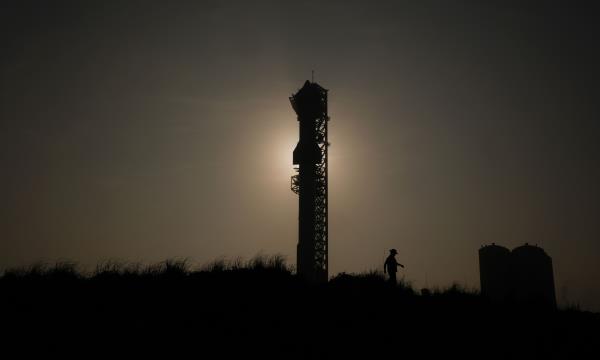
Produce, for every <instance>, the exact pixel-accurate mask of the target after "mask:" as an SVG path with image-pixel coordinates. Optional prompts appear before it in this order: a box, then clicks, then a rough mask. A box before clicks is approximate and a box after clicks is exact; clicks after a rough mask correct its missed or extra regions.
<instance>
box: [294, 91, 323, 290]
mask: <svg viewBox="0 0 600 360" xmlns="http://www.w3.org/2000/svg"><path fill="white" fill-rule="evenodd" d="M290 102H291V104H292V107H293V109H294V111H295V112H296V114H297V115H298V122H299V124H300V140H299V142H298V145H297V146H296V148H295V149H294V154H293V158H294V159H293V163H294V165H297V167H296V168H295V169H296V171H297V172H298V173H297V174H296V175H294V176H292V179H291V189H292V191H293V192H295V193H296V194H298V196H299V226H298V248H297V261H296V264H297V271H298V275H300V276H301V277H302V278H304V279H306V280H307V281H310V282H326V281H327V279H328V196H327V177H328V169H327V165H328V164H327V160H328V157H327V148H328V146H329V142H328V140H327V123H328V121H329V116H328V115H327V90H326V89H324V88H322V87H321V86H319V85H318V84H317V83H315V82H309V81H308V80H307V81H306V82H305V83H304V86H303V87H302V88H301V89H300V90H299V91H298V92H297V93H296V94H294V95H292V96H291V97H290Z"/></svg>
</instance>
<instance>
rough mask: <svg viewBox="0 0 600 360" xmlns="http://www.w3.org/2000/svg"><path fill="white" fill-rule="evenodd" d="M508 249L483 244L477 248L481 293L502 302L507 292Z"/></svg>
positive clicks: (492, 299)
mask: <svg viewBox="0 0 600 360" xmlns="http://www.w3.org/2000/svg"><path fill="white" fill-rule="evenodd" d="M509 276H510V250H508V249H507V248H505V247H503V246H499V245H496V244H494V243H492V245H486V246H483V247H482V248H481V249H479V280H480V284H481V295H483V296H485V297H487V298H488V299H490V300H491V301H492V302H495V303H502V302H504V301H506V299H507V296H508V294H509V285H510V282H509Z"/></svg>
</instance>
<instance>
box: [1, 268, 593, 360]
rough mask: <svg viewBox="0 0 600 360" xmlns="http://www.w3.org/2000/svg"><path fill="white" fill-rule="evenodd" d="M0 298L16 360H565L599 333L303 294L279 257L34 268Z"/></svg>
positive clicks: (575, 319)
mask: <svg viewBox="0 0 600 360" xmlns="http://www.w3.org/2000/svg"><path fill="white" fill-rule="evenodd" d="M0 294H1V297H0V309H1V310H0V311H1V312H0V316H1V317H2V319H3V328H4V329H6V330H8V331H7V332H6V333H5V334H4V335H3V336H2V337H1V338H0V339H1V340H0V341H1V342H2V348H4V349H6V348H11V347H14V348H16V349H18V350H19V351H20V352H21V353H23V355H25V354H28V353H31V355H39V354H44V355H48V354H53V355H61V356H77V357H82V356H83V357H91V356H92V355H94V356H97V355H103V356H115V355H117V354H118V355H130V356H134V357H136V358H137V357H140V356H150V355H153V356H154V355H164V356H168V357H169V358H172V357H179V356H181V357H183V356H189V355H197V356H200V357H201V356H202V355H207V354H209V353H217V354H219V355H221V356H224V357H232V356H249V355H258V356H261V357H262V358H264V357H278V358H281V357H284V358H325V357H331V358H339V357H352V358H354V357H356V356H360V357H365V358H373V357H377V356H390V355H392V356H399V357H401V356H403V355H406V354H417V355H420V356H427V357H429V356H454V355H459V356H461V357H471V356H473V357H484V358H499V359H500V358H503V359H504V358H515V357H528V358H542V357H544V358H547V357H558V356H561V357H569V358H573V357H577V356H583V355H584V354H590V353H594V352H595V351H596V340H597V339H598V337H597V336H598V329H600V319H599V318H598V315H597V314H591V313H586V312H581V311H575V310H561V311H539V310H537V309H535V308H515V307H512V308H508V307H496V306H492V305H491V304H489V303H488V302H487V301H486V300H485V299H483V298H481V297H480V296H479V294H477V292H473V291H466V290H464V289H462V288H460V287H459V286H452V287H449V288H447V289H442V290H435V291H432V292H430V293H425V294H421V293H418V292H416V291H415V290H414V289H413V288H412V287H411V286H410V284H406V283H400V284H398V286H390V285H389V284H387V283H386V281H385V278H384V277H383V276H382V274H381V273H378V272H369V273H363V274H338V275H337V276H335V277H333V278H332V279H331V280H330V281H329V282H328V283H327V284H321V285H309V284H306V283H304V282H303V281H301V280H300V279H298V278H297V277H296V276H295V275H294V272H293V269H291V268H290V267H288V266H287V265H286V263H285V261H284V259H283V257H281V256H271V257H268V256H259V257H255V258H253V259H250V260H248V261H242V260H241V259H237V260H233V261H226V260H218V261H214V262H212V263H210V264H207V265H205V266H202V267H199V268H192V266H191V265H190V264H189V263H188V262H186V261H183V260H168V261H165V262H162V263H159V264H154V265H147V266H144V265H139V264H122V263H116V262H106V263H103V264H100V265H98V266H97V267H96V268H95V269H94V270H93V271H90V272H80V271H78V270H77V266H76V265H75V264H73V263H68V262H64V263H59V264H56V265H55V266H44V265H39V264H38V265H34V266H31V267H28V268H23V269H12V270H6V271H5V272H4V273H3V275H2V276H1V277H0Z"/></svg>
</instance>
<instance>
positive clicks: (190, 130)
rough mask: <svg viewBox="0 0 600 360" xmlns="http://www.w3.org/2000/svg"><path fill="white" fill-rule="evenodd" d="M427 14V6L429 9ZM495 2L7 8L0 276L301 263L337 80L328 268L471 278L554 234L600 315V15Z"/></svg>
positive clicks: (17, 4)
mask: <svg viewBox="0 0 600 360" xmlns="http://www.w3.org/2000/svg"><path fill="white" fill-rule="evenodd" d="M415 3H418V4H415ZM481 3H483V2H481V1H468V2H467V1H463V2H461V1H457V2H446V1H440V2H427V1H418V2H408V1H406V2H402V1H327V2H324V1H189V2H183V1H164V2H151V1H85V2H82V1H2V3H1V4H0V24H1V25H0V26H1V31H0V34H1V35H0V40H1V42H2V56H1V57H0V150H1V151H0V167H1V168H2V172H1V176H0V200H1V201H2V205H1V207H0V268H5V267H9V266H18V265H25V264H30V263H32V262H34V261H38V260H47V261H54V260H56V259H72V260H76V261H79V262H80V263H82V264H87V265H93V264H95V263H97V262H98V261H101V260H106V259H121V260H127V261H147V262H151V261H160V260H164V259H166V258H171V257H188V258H190V259H193V260H194V261H197V262H200V263H202V262H207V261H210V260H213V259H215V258H217V257H219V256H227V257H236V256H244V257H250V256H252V255H254V254H256V253H258V252H261V251H262V252H264V253H283V254H285V255H287V256H288V259H289V261H290V262H293V261H294V259H295V245H296V241H297V197H296V195H294V194H293V193H292V192H291V191H290V189H289V182H290V180H289V176H290V175H291V174H292V164H291V159H292V157H291V156H292V154H291V151H292V149H293V148H294V145H295V143H296V141H297V136H298V134H297V131H298V129H297V123H296V119H295V116H294V113H293V111H292V109H291V107H290V105H289V102H288V99H287V97H288V96H289V95H290V94H291V93H292V92H295V91H296V90H297V89H298V88H299V87H300V86H301V85H302V83H303V82H304V80H306V79H307V78H309V77H310V72H311V70H312V69H314V70H315V71H316V81H318V82H319V83H320V84H321V85H322V86H324V87H325V88H328V89H330V103H329V109H330V116H331V119H332V120H331V122H330V140H331V143H332V145H331V148H330V156H331V158H330V212H331V214H330V267H331V272H332V273H333V274H335V273H337V272H341V271H347V272H358V271H363V270H367V269H371V268H380V267H381V266H382V262H383V258H384V255H385V253H386V251H387V249H389V248H390V247H395V248H397V249H398V250H399V252H400V254H399V260H400V261H401V262H403V263H404V264H406V265H407V267H406V271H405V276H406V278H407V279H408V280H411V281H413V283H414V284H415V285H416V286H418V287H421V286H445V285H449V284H451V283H452V282H454V281H456V282H459V283H462V284H467V286H469V287H477V286H478V282H479V276H478V263H477V250H478V249H479V247H480V246H481V245H482V244H487V243H491V242H496V243H499V244H502V245H505V246H507V247H509V248H512V247H515V246H518V245H521V244H523V243H525V242H529V243H534V244H539V245H540V246H542V247H543V248H544V249H545V250H546V251H547V252H548V253H549V254H550V255H551V256H552V257H553V260H554V267H555V268H554V271H555V277H556V286H557V290H558V297H559V302H563V303H564V302H565V301H567V302H577V303H580V304H581V305H582V306H583V307H584V308H588V309H594V310H596V311H600V289H599V287H598V284H599V283H600V263H599V260H600V221H598V215H599V214H600V192H599V190H598V184H600V170H599V166H598V163H599V160H600V145H599V142H598V135H599V134H600V131H599V130H600V126H599V125H598V119H599V116H598V115H599V114H600V111H599V106H598V99H599V95H600V91H599V90H598V83H599V80H600V72H599V71H598V67H597V64H598V63H600V56H599V54H598V51H597V37H596V34H597V33H598V30H599V29H598V27H599V25H598V22H597V18H598V15H599V13H598V11H597V9H595V8H592V7H591V6H587V5H586V6H584V3H583V2H581V3H579V7H575V6H573V7H571V8H568V7H564V6H554V5H550V2H546V3H544V4H546V5H544V6H541V5H534V3H533V2H531V3H527V2H523V1H519V2H502V4H503V5H493V4H491V2H485V3H486V4H485V5H484V4H481Z"/></svg>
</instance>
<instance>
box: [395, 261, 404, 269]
mask: <svg viewBox="0 0 600 360" xmlns="http://www.w3.org/2000/svg"><path fill="white" fill-rule="evenodd" d="M396 265H399V266H400V267H401V268H403V269H404V265H402V264H400V263H399V262H398V261H396Z"/></svg>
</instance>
